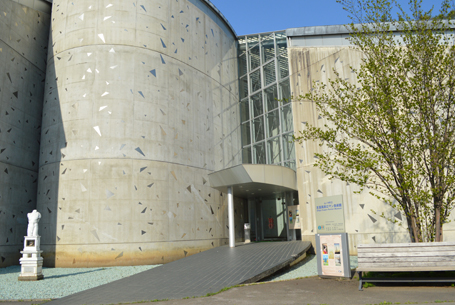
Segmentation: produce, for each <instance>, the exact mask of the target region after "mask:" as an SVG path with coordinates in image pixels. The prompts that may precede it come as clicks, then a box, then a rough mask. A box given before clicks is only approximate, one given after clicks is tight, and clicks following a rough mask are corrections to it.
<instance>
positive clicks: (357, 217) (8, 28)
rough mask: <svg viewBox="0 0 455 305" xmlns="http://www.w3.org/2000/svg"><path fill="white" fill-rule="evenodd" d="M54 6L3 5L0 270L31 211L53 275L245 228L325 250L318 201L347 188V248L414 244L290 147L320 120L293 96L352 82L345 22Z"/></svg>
mask: <svg viewBox="0 0 455 305" xmlns="http://www.w3.org/2000/svg"><path fill="white" fill-rule="evenodd" d="M50 2H52V1H41V0H30V1H27V0H21V1H12V0H0V67H1V69H0V72H1V74H0V75H1V77H0V97H1V100H0V111H1V115H0V151H1V152H0V171H1V176H0V177H1V178H0V179H1V184H0V237H1V239H0V258H1V259H0V267H3V266H7V265H11V264H17V263H18V258H19V251H20V250H21V247H22V238H23V235H24V234H25V232H26V222H27V220H26V214H27V213H28V212H30V211H31V210H32V209H33V208H37V209H38V210H39V211H40V212H41V214H42V220H41V222H40V235H41V236H42V240H41V248H42V250H44V254H43V256H44V258H45V265H48V266H57V267H60V266H62V267H63V266H64V267H71V266H72V267H88V266H110V265H135V264H159V263H166V262H170V261H173V260H176V259H178V258H181V257H185V256H187V255H191V254H194V253H198V252H200V251H204V250H206V249H210V248H212V247H217V246H220V245H224V244H227V243H228V240H229V234H235V239H236V240H238V241H241V240H242V239H243V223H246V222H249V223H251V226H252V234H253V237H254V238H255V239H258V240H263V239H271V240H280V239H283V240H285V239H288V238H297V239H303V240H311V241H313V240H314V234H315V232H316V225H315V211H314V207H313V206H314V198H317V197H325V196H330V195H340V194H342V195H343V200H344V202H345V204H346V210H345V211H346V213H345V215H346V223H347V232H348V233H349V234H350V246H351V249H350V251H351V253H353V254H355V253H356V249H355V247H356V245H357V244H358V243H372V242H398V241H406V240H408V235H407V232H406V228H405V227H401V226H398V225H397V224H395V225H394V224H392V223H390V222H387V221H386V220H385V219H382V218H379V217H377V216H375V215H373V214H372V213H371V210H372V209H373V210H375V211H379V212H384V213H385V214H386V215H388V216H390V218H392V219H397V220H399V221H400V222H401V221H404V220H405V218H404V216H402V215H401V214H400V213H398V212H397V211H395V210H393V209H391V208H390V207H389V206H387V205H385V204H383V203H381V202H379V201H377V200H375V199H373V198H372V197H371V196H369V195H367V194H361V195H354V194H353V190H355V186H352V185H346V183H342V182H336V181H335V182H332V181H330V180H328V179H326V178H325V177H324V175H323V174H322V173H321V172H320V171H319V170H317V169H315V168H313V166H312V164H313V162H314V159H313V156H314V152H315V151H316V150H317V149H319V147H317V146H314V145H313V144H310V143H304V144H303V145H294V144H293V143H292V142H291V141H290V140H291V139H292V135H293V133H294V130H299V129H300V128H301V127H302V124H304V122H307V121H310V120H311V121H313V122H317V121H321V123H322V120H318V119H319V117H318V114H317V113H316V111H315V109H314V108H313V106H311V105H305V104H301V103H299V102H295V101H291V100H290V99H289V98H290V97H291V96H292V95H299V94H303V93H306V92H308V90H309V88H310V85H311V83H312V81H313V80H325V79H328V78H330V77H331V76H333V75H332V68H336V69H337V71H339V72H341V73H342V74H343V76H344V77H345V78H350V79H352V80H353V81H354V78H353V75H352V74H351V71H350V69H349V65H351V66H357V65H359V62H360V61H359V60H360V56H361V55H360V54H357V53H356V51H353V50H352V49H349V48H348V44H347V41H346V39H345V38H346V37H347V32H346V31H345V30H344V27H342V26H331V27H311V28H299V29H288V30H286V31H278V32H274V33H263V34H254V35H247V36H241V37H237V35H236V33H235V31H234V30H233V29H232V27H231V26H230V24H229V22H228V21H227V20H226V19H225V18H224V16H223V15H222V14H221V12H219V11H218V10H217V9H216V8H215V7H214V6H213V5H212V4H211V3H210V1H208V0H176V1H173V0H172V1H171V0H144V1H140V2H130V3H126V2H124V1H119V0H109V1H108V0H103V1H87V0H78V1H68V0H54V1H53V2H54V3H50ZM277 99H289V100H288V101H287V102H278V101H277ZM232 192H233V194H234V199H233V209H232V211H233V215H231V216H230V217H229V208H228V206H229V204H230V202H229V200H228V198H229V197H230V196H229V194H232ZM298 204H300V206H301V211H302V216H301V219H302V222H303V228H302V230H301V232H300V231H297V232H296V231H292V230H291V231H289V229H288V226H287V224H286V215H285V214H286V207H287V206H290V205H298ZM229 220H231V221H233V223H232V222H231V223H229ZM229 229H231V231H230V230H229ZM444 230H445V231H444V232H445V233H444V238H445V239H447V240H451V239H452V238H453V237H454V233H455V227H454V225H453V224H448V225H445V227H444Z"/></svg>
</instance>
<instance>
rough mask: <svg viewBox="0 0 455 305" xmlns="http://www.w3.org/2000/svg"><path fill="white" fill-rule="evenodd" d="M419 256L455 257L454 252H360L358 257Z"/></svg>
mask: <svg viewBox="0 0 455 305" xmlns="http://www.w3.org/2000/svg"><path fill="white" fill-rule="evenodd" d="M419 256H434V257H438V256H453V257H455V252H454V251H437V252H414V253H410V252H384V253H381V252H380V253H376V252H359V253H358V257H419Z"/></svg>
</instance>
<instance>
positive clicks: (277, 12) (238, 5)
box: [210, 0, 442, 36]
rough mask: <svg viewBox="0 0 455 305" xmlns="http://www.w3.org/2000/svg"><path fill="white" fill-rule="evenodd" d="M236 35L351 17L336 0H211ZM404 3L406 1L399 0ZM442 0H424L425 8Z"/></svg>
mask: <svg viewBox="0 0 455 305" xmlns="http://www.w3.org/2000/svg"><path fill="white" fill-rule="evenodd" d="M210 1H211V2H212V3H213V4H214V5H215V6H216V7H217V8H218V9H219V10H220V11H221V13H223V15H224V16H225V17H226V19H227V20H228V21H229V22H230V23H231V25H232V27H233V28H234V30H235V31H236V32H237V35H239V36H240V35H245V34H256V33H263V32H273V31H280V30H285V29H288V28H294V27H304V26H316V25H334V24H346V23H349V22H350V20H349V19H348V18H347V14H346V12H345V11H344V10H343V8H342V6H341V5H340V4H338V3H336V1H335V0H210ZM399 2H400V3H403V4H406V3H407V0H406V1H404V0H403V1H401V0H399ZM441 2H442V0H424V1H423V4H424V7H423V8H424V9H429V8H431V6H433V5H434V6H435V10H436V11H438V10H439V8H440V5H441Z"/></svg>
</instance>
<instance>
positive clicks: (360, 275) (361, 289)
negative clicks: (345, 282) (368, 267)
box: [359, 271, 363, 291]
mask: <svg viewBox="0 0 455 305" xmlns="http://www.w3.org/2000/svg"><path fill="white" fill-rule="evenodd" d="M359 291H363V281H362V271H359Z"/></svg>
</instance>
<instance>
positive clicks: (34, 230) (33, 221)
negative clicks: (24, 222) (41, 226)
mask: <svg viewBox="0 0 455 305" xmlns="http://www.w3.org/2000/svg"><path fill="white" fill-rule="evenodd" d="M27 217H28V227H27V236H38V222H39V220H40V219H41V214H40V212H38V211H37V210H33V212H31V213H28V214H27Z"/></svg>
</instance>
